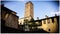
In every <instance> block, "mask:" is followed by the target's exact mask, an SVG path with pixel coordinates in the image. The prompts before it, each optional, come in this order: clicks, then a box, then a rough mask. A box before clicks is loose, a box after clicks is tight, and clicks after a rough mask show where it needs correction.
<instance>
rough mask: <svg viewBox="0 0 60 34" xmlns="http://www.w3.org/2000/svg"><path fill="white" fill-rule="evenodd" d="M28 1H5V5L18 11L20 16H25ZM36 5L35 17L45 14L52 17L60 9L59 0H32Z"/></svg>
mask: <svg viewBox="0 0 60 34" xmlns="http://www.w3.org/2000/svg"><path fill="white" fill-rule="evenodd" d="M26 2H28V1H24V0H22V1H5V2H4V4H5V7H7V8H9V9H11V10H13V11H15V12H17V15H18V16H19V18H23V17H24V12H25V3H26ZM32 3H33V5H34V19H36V18H37V17H39V19H43V18H45V15H47V16H49V17H52V16H54V14H52V13H54V12H58V11H59V4H58V2H57V1H32Z"/></svg>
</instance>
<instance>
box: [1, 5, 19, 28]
mask: <svg viewBox="0 0 60 34" xmlns="http://www.w3.org/2000/svg"><path fill="white" fill-rule="evenodd" d="M16 14H17V13H16V12H14V11H12V10H10V9H8V8H6V7H4V5H2V6H1V20H2V22H1V23H2V25H4V26H6V27H11V28H15V29H18V18H19V17H18V16H17V15H16ZM3 21H4V22H3Z"/></svg>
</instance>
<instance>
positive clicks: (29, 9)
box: [24, 1, 34, 18]
mask: <svg viewBox="0 0 60 34" xmlns="http://www.w3.org/2000/svg"><path fill="white" fill-rule="evenodd" d="M33 14H34V13H33V4H32V2H31V1H29V2H27V3H26V5H25V14H24V17H30V16H31V17H32V18H33V17H34V15H33Z"/></svg>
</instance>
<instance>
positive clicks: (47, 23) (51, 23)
mask: <svg viewBox="0 0 60 34" xmlns="http://www.w3.org/2000/svg"><path fill="white" fill-rule="evenodd" d="M37 28H38V29H43V30H45V31H47V32H58V31H59V16H54V17H48V18H45V19H41V26H37Z"/></svg>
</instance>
